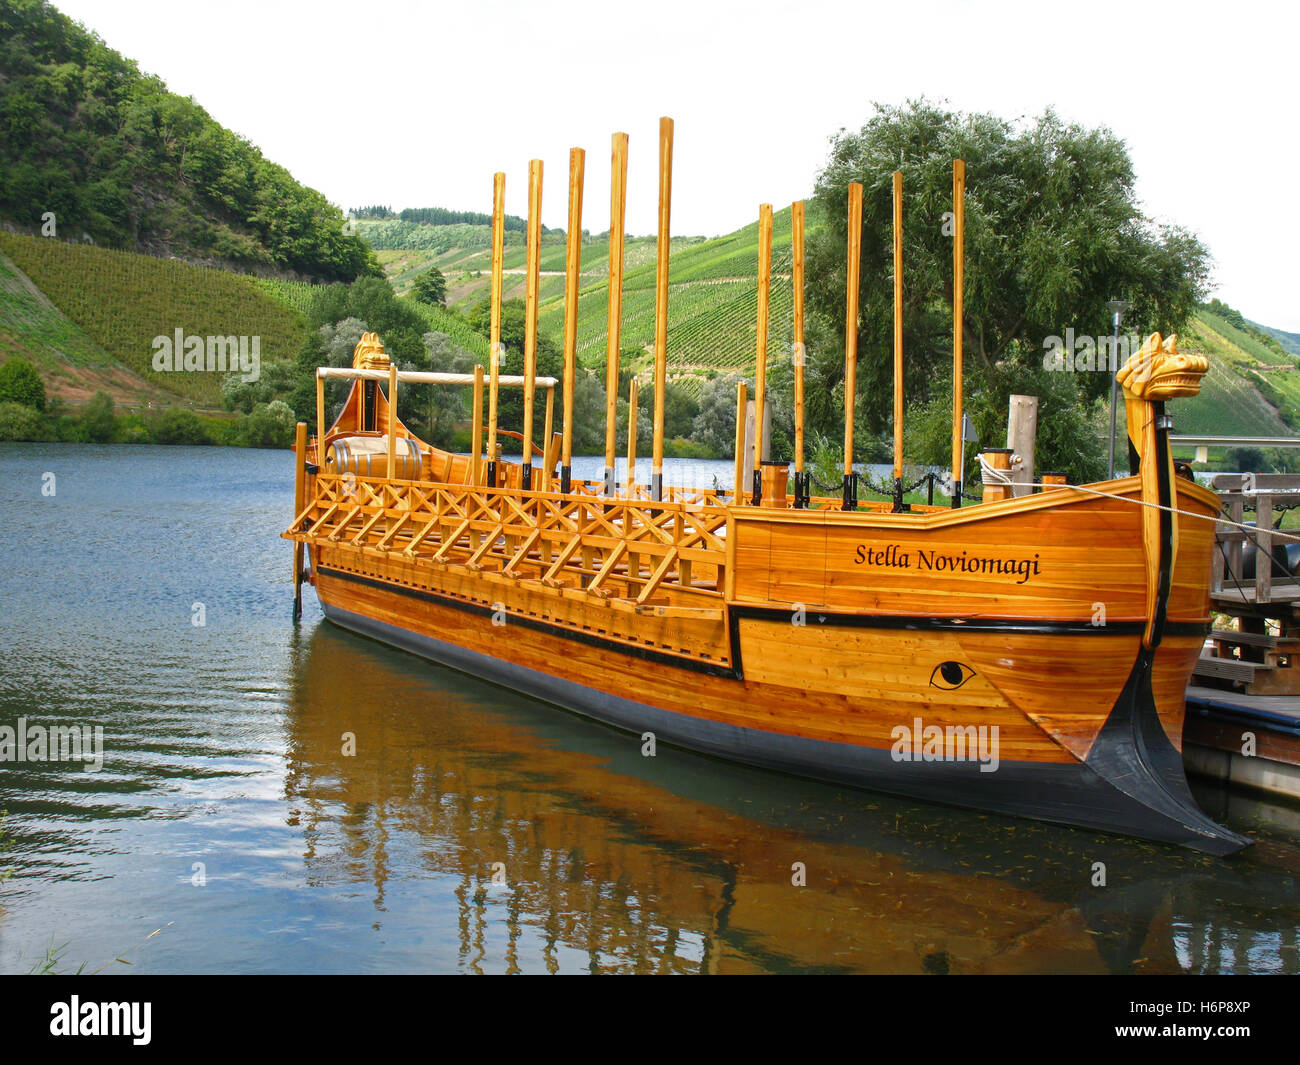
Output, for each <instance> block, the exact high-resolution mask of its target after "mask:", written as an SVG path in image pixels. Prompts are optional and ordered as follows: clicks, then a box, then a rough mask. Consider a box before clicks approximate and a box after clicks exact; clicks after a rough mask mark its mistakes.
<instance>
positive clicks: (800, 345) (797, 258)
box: [790, 200, 812, 508]
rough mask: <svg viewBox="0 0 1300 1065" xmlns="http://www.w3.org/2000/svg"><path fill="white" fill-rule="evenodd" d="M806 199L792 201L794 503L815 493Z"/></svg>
mask: <svg viewBox="0 0 1300 1065" xmlns="http://www.w3.org/2000/svg"><path fill="white" fill-rule="evenodd" d="M803 227H804V204H803V200H799V201H798V202H796V203H792V204H791V205H790V243H791V247H792V251H793V258H794V265H793V268H792V273H793V276H794V351H793V358H794V505H795V506H796V507H799V508H803V507H807V506H808V503H809V500H810V497H811V495H812V493H811V491H810V490H809V489H810V486H809V485H808V483H807V481H806V480H805V474H804V470H803V368H804V361H805V352H804V340H803Z"/></svg>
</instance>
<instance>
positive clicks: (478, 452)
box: [469, 364, 483, 484]
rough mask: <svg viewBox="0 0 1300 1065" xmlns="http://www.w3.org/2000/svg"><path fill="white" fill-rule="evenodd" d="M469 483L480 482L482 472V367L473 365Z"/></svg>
mask: <svg viewBox="0 0 1300 1065" xmlns="http://www.w3.org/2000/svg"><path fill="white" fill-rule="evenodd" d="M470 435H471V442H470V459H469V483H470V484H481V483H482V482H481V481H480V479H479V478H480V476H481V475H482V473H483V367H482V365H481V364H480V365H478V366H475V367H474V426H473V429H472V431H471V434H470Z"/></svg>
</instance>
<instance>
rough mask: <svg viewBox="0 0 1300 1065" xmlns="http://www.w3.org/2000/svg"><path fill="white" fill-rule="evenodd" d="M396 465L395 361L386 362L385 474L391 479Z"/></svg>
mask: <svg viewBox="0 0 1300 1065" xmlns="http://www.w3.org/2000/svg"><path fill="white" fill-rule="evenodd" d="M396 466H397V363H395V362H390V363H389V364H388V469H387V472H386V474H385V476H386V477H387V478H388V480H390V481H391V480H392V479H393V470H394V469H395V468H396Z"/></svg>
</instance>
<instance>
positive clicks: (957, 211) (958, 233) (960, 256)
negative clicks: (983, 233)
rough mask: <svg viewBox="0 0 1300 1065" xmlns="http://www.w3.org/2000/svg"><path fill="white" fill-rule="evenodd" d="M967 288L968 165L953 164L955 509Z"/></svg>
mask: <svg viewBox="0 0 1300 1065" xmlns="http://www.w3.org/2000/svg"><path fill="white" fill-rule="evenodd" d="M965 287H966V163H965V161H964V160H962V159H954V160H953V161H952V505H953V509H954V510H955V509H956V508H957V507H960V506H961V482H962V477H963V475H964V474H965V472H966V437H965V434H964V433H963V432H962V424H961V415H962V311H963V302H964V300H965Z"/></svg>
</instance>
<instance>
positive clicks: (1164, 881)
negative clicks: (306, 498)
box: [0, 444, 1300, 973]
mask: <svg viewBox="0 0 1300 1065" xmlns="http://www.w3.org/2000/svg"><path fill="white" fill-rule="evenodd" d="M591 461H592V463H593V469H594V467H595V466H596V465H598V460H591ZM710 465H711V466H716V467H717V468H718V469H719V470H725V467H727V466H728V465H729V464H727V463H719V464H710ZM292 466H293V463H292V458H291V456H290V454H289V453H287V452H273V451H248V450H239V449H216V448H160V447H159V448H155V447H98V446H91V445H87V446H81V445H36V444H3V445H0V474H2V475H0V562H2V563H3V564H2V565H0V727H3V726H8V727H10V728H14V729H15V730H17V729H18V727H19V726H20V723H22V725H23V727H26V728H28V729H29V730H30V729H31V728H32V727H33V726H40V727H43V728H47V727H50V726H56V725H64V726H67V725H76V726H84V727H88V728H90V729H92V734H93V729H94V727H96V726H98V727H101V728H102V729H103V765H102V768H100V769H98V771H87V769H86V768H85V767H84V765H83V763H82V762H76V763H69V762H66V761H62V762H53V761H44V762H35V761H28V762H21V763H19V762H13V761H7V762H3V763H0V809H4V810H7V811H8V814H7V816H6V817H5V818H4V820H3V822H0V824H2V826H3V827H2V828H0V831H2V832H3V833H4V834H5V836H6V839H5V840H4V842H3V843H2V844H0V875H3V874H4V873H5V872H6V871H7V872H8V878H7V879H6V880H4V882H3V883H0V972H10V973H12V972H20V973H21V972H29V971H32V970H33V969H35V968H38V967H42V966H48V967H53V968H56V969H60V970H64V971H67V970H76V969H78V968H80V967H82V966H85V968H86V970H87V971H98V970H103V971H105V972H121V973H129V972H145V973H191V972H204V973H208V972H259V973H286V972H287V973H321V972H510V971H523V972H701V971H704V972H797V971H817V972H909V973H910V972H917V973H924V972H934V973H940V972H953V973H968V972H1049V971H1050V972H1090V973H1105V972H1179V971H1188V972H1286V973H1296V972H1300V958H1298V956H1297V947H1298V944H1300V901H1298V900H1300V893H1298V892H1297V884H1298V881H1300V809H1297V808H1296V807H1294V806H1290V807H1288V806H1286V805H1284V804H1274V803H1262V802H1260V801H1259V800H1257V799H1253V798H1251V797H1249V796H1247V795H1245V794H1232V793H1228V792H1225V791H1223V790H1221V789H1219V788H1218V787H1217V786H1214V785H1211V786H1208V787H1203V786H1200V785H1197V794H1198V797H1199V798H1200V800H1201V802H1202V804H1203V805H1204V806H1206V808H1207V809H1208V811H1209V812H1210V813H1211V815H1212V816H1214V817H1216V818H1218V819H1220V820H1222V821H1225V822H1226V823H1227V824H1229V825H1230V826H1231V827H1233V828H1235V829H1237V830H1239V831H1242V832H1245V833H1247V834H1249V835H1251V836H1253V837H1254V838H1255V839H1257V840H1258V841H1259V842H1258V843H1257V845H1256V846H1255V847H1253V848H1250V849H1249V850H1248V851H1246V852H1245V853H1243V854H1242V855H1240V856H1237V857H1235V858H1232V859H1226V860H1225V859H1214V858H1208V857H1205V856H1201V855H1197V854H1193V853H1190V852H1184V851H1181V850H1175V849H1171V848H1168V847H1162V846H1157V845H1154V844H1146V843H1141V842H1135V841H1130V840H1124V839H1118V838H1113V837H1105V836H1100V835H1096V834H1093V833H1089V832H1083V831H1078V830H1072V829H1067V828H1058V827H1054V826H1047V825H1039V824H1033V823H1030V822H1025V821H1017V820H1013V819H1007V818H1001V817H996V816H992V815H982V814H978V813H973V812H969V811H962V810H953V809H947V808H943V807H938V806H928V805H923V804H916V803H909V802H905V801H900V800H895V799H891V798H887V797H883V796H879V795H874V794H870V793H867V792H861V791H852V790H848V789H841V788H835V787H830V786H826V785H821V784H816V783H810V782H806V781H801V780H796V779H792V778H788V777H783V776H779V775H776V774H772V773H768V772H764V771H760V770H750V769H745V768H741V767H737V766H733V765H729V764H726V763H723V762H719V761H714V760H711V759H708V758H702V757H697V756H694V755H691V754H687V753H684V752H680V751H675V750H672V749H669V748H665V747H662V746H661V747H660V748H659V752H658V755H657V757H654V758H643V757H642V756H641V754H640V743H639V740H638V739H637V738H636V737H633V736H630V735H625V734H623V733H619V732H617V731H614V730H612V729H608V728H605V727H603V726H601V725H598V724H595V723H592V722H588V721H586V720H584V719H581V718H578V717H575V716H572V715H569V714H567V713H565V712H563V711H560V710H556V709H554V708H552V707H549V706H546V705H544V704H541V703H537V702H533V701H531V700H528V699H526V698H522V697H519V696H516V695H513V694H510V693H508V692H505V691H503V690H501V689H498V688H496V687H493V686H492V685H490V684H486V683H482V682H479V681H476V680H474V679H471V678H468V677H465V676H462V675H460V674H457V673H454V672H451V671H448V670H445V669H441V668H439V667H436V666H433V665H431V664H428V663H426V662H424V661H422V660H419V659H416V658H413V657H411V656H408V655H405V654H403V653H401V652H398V651H394V650H390V649H388V648H386V647H384V646H382V645H379V644H376V643H373V642H371V641H368V640H366V639H364V638H361V637H358V636H354V635H352V634H350V633H346V632H343V631H341V630H339V629H337V628H335V627H334V626H332V625H330V624H329V623H327V622H325V621H324V620H323V619H322V617H321V614H320V610H319V608H318V606H317V604H316V601H315V598H314V593H312V592H311V591H310V589H307V590H306V591H305V593H304V606H305V609H304V617H303V620H302V622H301V623H300V624H299V625H298V626H296V627H295V626H294V625H293V624H292V622H291V620H290V608H291V599H292V583H291V569H292V564H291V546H290V545H289V544H288V542H286V541H284V540H281V539H280V538H279V533H280V532H281V530H282V529H284V527H285V526H286V525H287V524H288V522H289V520H290V517H291V515H290V510H291V509H292V507H291V500H292V479H293V473H292ZM580 470H581V472H583V473H586V472H587V471H585V470H582V468H581V467H580ZM638 472H641V471H638ZM647 472H648V471H647ZM697 472H698V471H697ZM700 476H709V477H711V476H712V473H710V472H709V471H703V472H702V473H700ZM672 479H673V478H672V477H671V475H670V476H669V477H667V478H666V480H672ZM729 479H730V478H729V472H728V473H727V478H726V480H727V481H729ZM720 480H721V477H720ZM51 489H52V490H53V494H48V493H49V492H50V491H51ZM199 622H201V624H199ZM349 737H351V739H349ZM92 746H93V743H92ZM345 748H350V749H349V750H347V751H345ZM1102 866H1104V874H1105V885H1104V886H1101V885H1100V884H1098V883H1097V881H1098V879H1099V870H1100V869H1101V867H1102ZM801 878H802V879H803V880H805V881H806V882H805V883H804V884H803V885H799V884H796V883H794V881H797V880H799V879H801ZM118 958H121V959H125V961H126V962H129V963H130V964H129V966H128V965H126V964H124V963H123V962H122V961H117V960H115V959H118Z"/></svg>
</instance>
